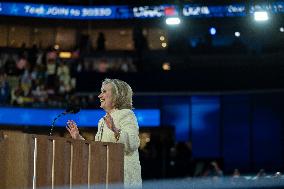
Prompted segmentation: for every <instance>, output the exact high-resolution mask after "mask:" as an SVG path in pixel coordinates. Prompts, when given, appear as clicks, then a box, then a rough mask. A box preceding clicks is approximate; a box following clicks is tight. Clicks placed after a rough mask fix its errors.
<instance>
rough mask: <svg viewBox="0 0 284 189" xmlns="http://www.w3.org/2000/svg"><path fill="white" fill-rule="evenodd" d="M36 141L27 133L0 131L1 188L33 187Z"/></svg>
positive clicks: (27, 188)
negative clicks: (34, 147)
mask: <svg viewBox="0 0 284 189" xmlns="http://www.w3.org/2000/svg"><path fill="white" fill-rule="evenodd" d="M33 146H34V142H33V140H32V138H31V137H29V136H28V135H26V134H21V135H19V134H18V133H13V132H9V133H8V132H5V133H3V132H2V133H0V188H1V189H2V188H3V189H14V188H15V189H16V188H18V189H29V188H31V187H32V183H33V182H32V181H33V174H32V172H33V171H31V170H33V168H34V167H33V162H34V159H33Z"/></svg>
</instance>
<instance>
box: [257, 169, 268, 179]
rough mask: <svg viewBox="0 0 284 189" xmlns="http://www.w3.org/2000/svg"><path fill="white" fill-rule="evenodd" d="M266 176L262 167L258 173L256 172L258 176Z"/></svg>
mask: <svg viewBox="0 0 284 189" xmlns="http://www.w3.org/2000/svg"><path fill="white" fill-rule="evenodd" d="M265 176H266V173H265V170H264V169H260V170H259V171H258V173H257V174H256V178H260V177H265Z"/></svg>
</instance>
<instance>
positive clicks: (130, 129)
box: [95, 109, 142, 188]
mask: <svg viewBox="0 0 284 189" xmlns="http://www.w3.org/2000/svg"><path fill="white" fill-rule="evenodd" d="M111 117H112V118H113V122H114V125H115V127H116V128H118V129H120V130H121V133H120V138H119V140H118V141H116V139H115V137H114V133H113V131H111V130H110V129H109V128H108V127H107V125H106V123H105V121H104V119H103V118H101V119H100V121H99V124H98V132H97V134H96V136H95V140H96V141H102V142H114V143H116V142H118V143H122V144H124V185H125V187H139V188H140V187H142V179H141V165H140V160H139V154H138V147H139V145H140V139H139V128H138V122H137V119H136V116H135V114H134V112H133V111H132V110H130V109H122V110H115V111H113V112H112V113H111Z"/></svg>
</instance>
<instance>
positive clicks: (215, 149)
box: [191, 96, 220, 158]
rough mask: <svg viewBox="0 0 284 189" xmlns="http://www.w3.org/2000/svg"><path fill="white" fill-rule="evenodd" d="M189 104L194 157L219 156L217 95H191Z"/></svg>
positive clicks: (218, 106)
mask: <svg viewBox="0 0 284 189" xmlns="http://www.w3.org/2000/svg"><path fill="white" fill-rule="evenodd" d="M191 104H192V106H191V108H192V124H191V125H192V152H193V155H194V157H198V158H204V157H220V100H219V97H214V96H213V97H206V96H193V97H192V101H191Z"/></svg>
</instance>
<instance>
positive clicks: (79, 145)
mask: <svg viewBox="0 0 284 189" xmlns="http://www.w3.org/2000/svg"><path fill="white" fill-rule="evenodd" d="M123 157H124V156H123V145H122V144H114V143H102V142H89V141H83V140H72V139H66V138H61V137H49V136H39V135H30V134H23V133H16V132H6V131H5V132H4V131H1V132H0V188H1V189H14V188H15V189H30V188H33V189H36V188H42V187H45V188H62V187H65V188H67V187H68V188H69V189H72V188H76V187H77V186H80V188H86V189H88V188H90V186H91V185H95V184H100V185H106V186H107V185H108V184H112V183H123V166H124V159H123Z"/></svg>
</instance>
